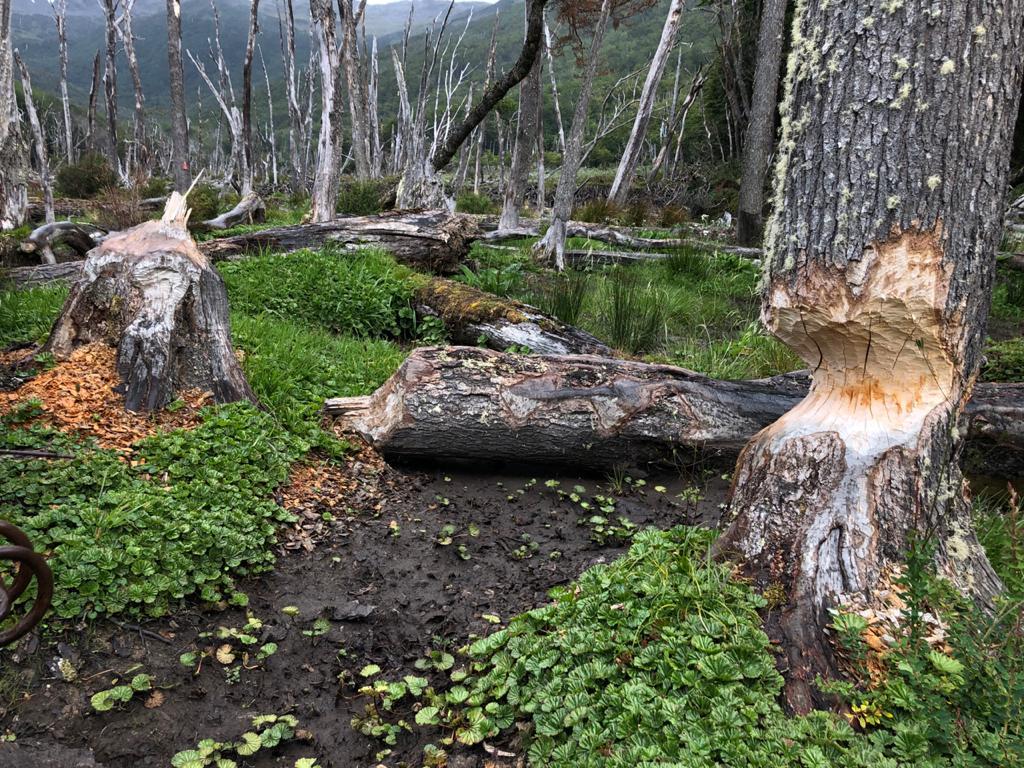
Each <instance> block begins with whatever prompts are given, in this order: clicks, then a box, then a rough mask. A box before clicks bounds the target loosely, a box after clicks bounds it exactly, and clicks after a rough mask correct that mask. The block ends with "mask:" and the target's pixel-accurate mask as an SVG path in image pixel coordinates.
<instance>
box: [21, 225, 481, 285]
mask: <svg viewBox="0 0 1024 768" xmlns="http://www.w3.org/2000/svg"><path fill="white" fill-rule="evenodd" d="M476 234H477V230H476V227H475V224H474V223H473V220H472V219H471V218H468V217H465V216H452V215H450V214H448V213H447V212H443V211H426V212H418V213H394V214H383V215H381V216H352V217H346V218H341V219H335V220H334V221H328V222H323V223H320V224H297V225H295V226H290V227H272V228H270V229H264V230H260V231H259V232H250V233H246V234H242V235H234V236H231V237H222V238H219V239H215V240H208V241H206V242H204V243H199V251H200V252H201V253H202V254H203V255H204V256H206V257H207V258H208V259H210V261H213V262H217V261H237V260H240V259H245V258H248V257H250V256H253V255H256V254H259V253H261V252H267V251H273V252H277V253H287V252H290V251H297V250H301V249H303V248H321V247H323V246H324V245H327V244H329V243H334V244H337V245H340V246H341V247H343V248H345V249H347V250H358V249H360V248H373V247H376V248H382V249H384V250H386V251H389V252H391V253H392V254H394V256H395V259H396V260H397V261H399V262H401V263H403V264H406V265H408V266H411V267H415V268H417V269H420V270H423V271H432V272H437V273H439V274H448V273H452V272H455V271H456V270H457V269H458V266H459V264H461V263H462V261H463V260H464V259H465V258H466V256H468V255H469V249H470V245H471V244H472V242H473V239H474V238H475V237H476ZM73 264H74V265H75V266H71V265H70V264H58V265H56V268H54V269H49V268H43V267H36V266H31V267H15V268H13V269H9V270H7V271H6V273H4V275H3V277H4V278H5V279H6V280H8V281H10V282H11V283H12V284H13V285H14V287H16V288H27V287H30V286H33V285H40V284H42V283H49V282H61V281H71V280H75V279H77V278H78V276H79V274H80V273H81V262H74V263H73Z"/></svg>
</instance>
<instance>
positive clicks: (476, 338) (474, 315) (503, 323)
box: [414, 277, 612, 355]
mask: <svg viewBox="0 0 1024 768" xmlns="http://www.w3.org/2000/svg"><path fill="white" fill-rule="evenodd" d="M414 303H415V305H416V313H417V314H418V315H419V316H420V317H429V316H434V317H440V318H441V319H442V320H444V322H445V327H446V328H447V330H448V333H449V336H450V337H451V340H452V341H453V342H454V343H456V344H466V345H476V344H479V343H480V342H481V341H483V342H485V343H486V345H487V346H488V347H490V348H491V349H496V350H498V351H502V352H503V351H505V350H507V349H509V348H510V347H519V348H523V347H525V348H527V349H529V350H530V351H531V352H534V353H537V354H545V355H565V354H581V355H611V354H612V350H611V349H610V348H609V347H608V346H606V345H605V344H604V343H602V342H601V341H600V340H599V339H597V338H595V337H594V336H591V335H590V334H589V333H587V332H586V331H583V330H580V329H579V328H575V327H573V326H571V325H566V324H565V323H563V322H561V321H560V320H558V319H557V318H554V317H551V316H550V315H545V314H544V313H543V312H541V311H539V310H537V309H535V308H534V307H531V306H528V305H526V304H522V303H521V302H518V301H513V300H512V299H502V298H499V297H497V296H493V295H492V294H489V293H484V292H483V291H480V290H477V289H476V288H473V287H471V286H468V285H465V284H464V283H459V282H456V281H454V280H446V279H445V278H441V277H435V278H433V279H431V280H430V281H428V282H427V283H426V284H425V285H424V286H423V287H422V288H420V289H419V290H418V291H417V292H416V296H415V297H414Z"/></svg>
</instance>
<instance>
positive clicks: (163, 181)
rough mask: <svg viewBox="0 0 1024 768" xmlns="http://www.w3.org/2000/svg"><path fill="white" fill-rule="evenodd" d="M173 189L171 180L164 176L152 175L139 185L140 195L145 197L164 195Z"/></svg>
mask: <svg viewBox="0 0 1024 768" xmlns="http://www.w3.org/2000/svg"><path fill="white" fill-rule="evenodd" d="M170 189H171V180H170V179H168V178H166V177H164V176H150V177H149V178H148V179H146V183H145V184H143V185H142V186H140V187H139V196H140V197H141V198H143V199H147V198H150V197H163V196H164V195H166V194H167V193H168V192H169V191H170Z"/></svg>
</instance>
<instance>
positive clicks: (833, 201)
mask: <svg viewBox="0 0 1024 768" xmlns="http://www.w3.org/2000/svg"><path fill="white" fill-rule="evenodd" d="M868 5H869V6H870V7H869V8H865V6H864V4H857V5H856V6H854V5H851V4H838V3H832V4H827V3H817V2H811V3H800V4H798V6H797V12H796V19H795V22H794V27H793V30H794V31H793V48H792V53H791V56H790V61H789V67H788V75H787V84H786V90H787V93H786V97H785V99H784V101H783V106H782V114H783V126H784V127H783V133H782V139H781V145H780V157H779V163H778V169H777V179H776V191H775V217H774V219H773V221H772V223H771V224H770V225H769V227H768V232H767V235H766V238H765V242H766V268H767V272H766V278H765V291H764V295H763V305H762V306H763V309H762V314H763V318H764V321H765V323H766V325H767V326H768V327H769V329H771V331H772V332H773V333H774V334H775V335H776V336H777V337H778V338H780V339H781V340H782V341H784V342H785V343H786V344H787V345H788V346H789V347H790V348H792V349H793V350H795V351H796V352H798V353H799V354H800V356H801V357H802V358H803V359H804V360H805V361H807V363H808V364H809V366H810V367H811V368H812V369H813V370H814V374H813V383H812V386H811V391H810V394H809V395H808V396H807V398H806V399H804V400H803V401H802V402H801V403H800V404H799V405H798V406H796V407H795V408H794V409H793V410H791V411H790V412H788V413H787V414H786V415H785V416H783V417H782V418H781V419H780V420H779V421H777V422H776V423H775V424H773V425H772V426H770V427H769V428H767V429H766V430H764V431H762V432H761V433H759V434H758V435H757V436H756V437H755V438H754V439H753V441H752V442H751V443H750V444H749V445H748V446H747V447H746V449H745V450H744V452H743V454H742V455H741V457H740V460H739V463H738V466H737V469H736V473H735V480H734V491H733V498H732V502H731V509H732V511H733V513H734V514H735V515H736V518H735V521H734V522H733V523H732V525H731V527H730V528H729V530H728V532H727V533H726V534H725V535H724V537H723V538H722V539H721V540H720V546H721V550H722V552H723V553H729V554H732V555H734V556H736V557H738V558H739V559H740V560H741V561H742V562H743V563H744V565H745V569H746V573H747V574H748V575H749V576H750V577H751V578H752V579H753V581H754V583H755V584H757V585H759V586H766V585H768V584H770V583H774V582H778V583H781V584H782V586H783V588H784V592H785V594H786V596H787V598H788V603H787V605H786V606H785V607H784V608H783V610H782V612H781V614H780V624H779V627H780V632H781V634H782V635H783V638H782V639H783V640H784V642H785V645H786V647H787V652H788V665H789V669H790V673H789V681H788V685H787V688H786V697H787V701H788V703H789V705H790V707H791V708H792V709H794V710H796V711H806V710H807V709H809V708H811V707H812V706H813V704H814V694H813V691H812V688H811V686H812V685H813V683H814V680H815V676H816V675H818V674H824V675H828V674H829V673H830V671H831V669H832V664H833V662H832V661H831V655H830V651H829V647H828V644H827V642H826V641H825V640H824V636H823V633H822V631H821V627H822V626H823V625H824V623H825V622H827V621H828V609H829V608H831V607H834V606H835V605H836V604H837V603H841V602H843V601H845V600H850V601H854V602H855V603H856V602H863V601H868V602H870V601H871V600H872V597H873V595H875V593H876V590H879V589H884V588H886V587H887V580H889V579H891V578H893V573H894V570H898V569H899V568H900V566H901V563H903V561H904V557H905V554H906V552H907V549H908V547H909V546H910V545H911V541H912V540H913V539H915V538H920V539H924V540H926V541H928V542H930V544H931V545H932V546H933V547H934V553H935V562H936V565H937V567H938V570H939V572H940V573H941V574H942V575H944V576H946V577H947V578H949V579H950V580H951V581H952V582H953V583H954V584H956V585H958V586H959V587H960V588H962V589H963V590H964V591H965V592H966V593H968V594H971V595H973V596H974V597H975V598H977V599H979V600H980V601H982V602H983V603H985V602H988V601H990V600H991V599H992V597H993V596H994V595H995V594H996V593H997V592H998V591H999V590H1000V588H1001V585H1000V583H999V580H998V578H997V577H996V576H995V574H994V573H993V571H992V568H991V566H990V565H989V563H988V560H987V558H986V556H985V552H984V550H983V549H982V548H981V546H980V545H979V543H978V541H977V539H976V537H975V534H974V531H973V527H972V523H971V516H970V504H969V503H968V500H967V499H966V498H965V495H964V489H965V485H964V480H963V477H962V475H961V470H960V467H959V458H960V454H961V448H962V438H961V435H960V434H959V432H958V430H957V422H958V418H959V417H960V414H961V412H962V410H963V408H964V406H965V405H966V403H967V401H968V399H969V397H970V395H971V391H972V389H973V385H974V382H975V380H976V378H977V375H978V369H979V366H980V364H981V359H982V345H983V342H984V336H985V326H986V320H987V316H988V309H989V303H990V300H991V299H990V297H991V295H992V282H993V278H994V274H995V268H996V261H995V258H994V256H995V251H996V247H997V245H998V241H999V236H1000V230H1001V225H1002V215H1003V210H1004V206H1005V201H1004V195H1005V190H1006V181H1007V174H1008V169H1009V158H1010V148H1011V145H1012V140H1013V133H1014V121H1015V119H1016V117H1017V106H1018V102H1019V99H1020V93H1021V71H1022V53H1024V51H1022V43H1024V0H1009V1H1006V0H979V1H978V2H974V3H948V4H944V5H943V7H942V12H941V14H939V13H934V12H933V11H934V4H933V3H932V2H930V0H904V2H901V3H899V4H889V3H885V2H880V1H875V2H871V3H868ZM890 6H891V7H890ZM870 11H875V12H874V13H870ZM869 17H870V18H871V20H872V22H871V23H868V21H867V19H868V18H869ZM854 40H856V45H854V44H853V42H852V41H854ZM823 52H824V53H825V55H824V56H823V55H822V54H823Z"/></svg>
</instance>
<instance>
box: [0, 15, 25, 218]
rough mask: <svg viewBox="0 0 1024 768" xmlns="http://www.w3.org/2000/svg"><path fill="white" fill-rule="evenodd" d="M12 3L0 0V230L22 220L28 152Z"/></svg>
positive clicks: (23, 216)
mask: <svg viewBox="0 0 1024 768" xmlns="http://www.w3.org/2000/svg"><path fill="white" fill-rule="evenodd" d="M13 54H14V50H13V48H12V46H11V3H10V2H6V0H5V1H4V2H2V3H0V230H8V229H14V228H15V227H19V226H21V224H22V223H23V222H24V221H25V211H26V209H27V208H28V184H27V178H26V177H27V173H28V168H27V165H28V153H27V152H26V149H25V143H24V140H23V139H22V136H21V120H20V115H19V114H18V103H17V100H16V99H15V96H14V55H13Z"/></svg>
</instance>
